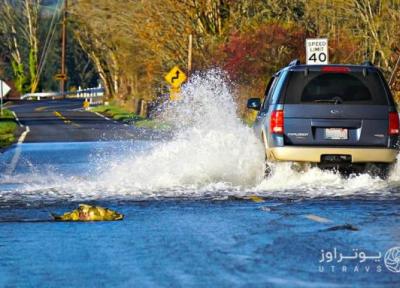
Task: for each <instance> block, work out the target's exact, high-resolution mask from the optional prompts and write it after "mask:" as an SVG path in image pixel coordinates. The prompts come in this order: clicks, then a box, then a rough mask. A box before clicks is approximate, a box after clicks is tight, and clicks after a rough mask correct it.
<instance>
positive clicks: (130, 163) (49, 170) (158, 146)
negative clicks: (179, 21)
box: [0, 70, 400, 201]
mask: <svg viewBox="0 0 400 288" xmlns="http://www.w3.org/2000/svg"><path fill="white" fill-rule="evenodd" d="M232 87H233V85H232V84H231V83H230V82H229V81H228V80H227V78H226V75H225V74H224V73H223V72H221V71H218V70H213V71H209V72H208V73H206V74H203V75H197V76H193V77H192V78H191V80H190V82H189V83H188V84H187V85H185V87H184V88H183V100H182V101H180V102H176V103H171V104H169V105H168V106H166V107H164V109H163V111H160V115H159V117H160V118H163V119H164V120H166V121H168V122H169V123H171V124H172V125H174V126H175V130H174V131H177V132H176V133H175V135H174V137H173V138H172V139H171V140H165V141H159V142H149V141H125V142H124V141H120V142H84V143H40V144H24V145H22V150H21V155H20V159H19V161H18V164H17V166H16V169H15V171H13V173H12V174H10V175H7V174H2V175H1V176H0V191H1V194H0V201H7V199H8V200H11V199H15V198H16V197H17V198H18V197H19V198H29V199H54V198H55V199H57V198H58V199H69V200H80V199H99V198H100V199H103V198H118V197H120V198H134V199H136V198H138V199H153V198H157V197H196V198H198V197H200V198H201V197H221V198H223V197H225V196H228V195H248V194H258V195H264V196H272V197H348V196H356V197H358V196H359V197H366V196H368V195H370V196H373V197H378V196H379V197H386V196H387V197H397V196H396V195H397V194H398V191H399V187H400V173H399V172H400V168H399V167H398V166H396V167H395V169H394V171H393V172H392V175H391V177H390V179H389V180H388V181H384V180H381V179H379V178H373V177H371V176H369V175H366V174H364V175H359V176H350V177H349V178H348V179H344V178H343V177H341V176H340V175H338V174H336V173H334V172H331V171H321V170H319V169H317V168H312V169H310V170H309V171H307V172H305V173H299V172H295V171H292V170H291V169H290V165H289V164H279V165H277V166H276V167H275V169H274V174H273V175H272V176H271V177H270V178H268V179H264V178H263V159H264V156H263V148H262V145H261V144H260V142H259V141H258V139H256V137H255V135H254V134H253V131H252V129H251V128H249V127H248V126H246V125H245V124H243V122H242V121H241V120H240V119H239V118H238V117H237V115H236V110H237V107H236V104H235V102H234V94H233V92H232ZM13 155H14V151H13V150H12V149H11V150H9V151H7V152H6V153H5V154H3V155H1V158H2V160H1V162H2V164H0V168H1V170H2V171H6V170H7V168H8V165H9V163H10V162H11V161H12V157H13Z"/></svg>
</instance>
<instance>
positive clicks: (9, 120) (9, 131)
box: [0, 109, 18, 148]
mask: <svg viewBox="0 0 400 288" xmlns="http://www.w3.org/2000/svg"><path fill="white" fill-rule="evenodd" d="M17 127H18V125H17V123H16V122H15V118H14V115H13V114H12V112H11V111H10V110H8V109H4V110H3V116H0V148H4V147H7V146H9V145H11V144H12V143H13V142H14V141H15V135H14V132H15V130H17Z"/></svg>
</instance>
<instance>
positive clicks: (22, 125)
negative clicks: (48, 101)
mask: <svg viewBox="0 0 400 288" xmlns="http://www.w3.org/2000/svg"><path fill="white" fill-rule="evenodd" d="M12 114H13V115H14V117H15V120H16V121H17V123H18V125H19V127H24V124H22V123H21V121H19V119H18V116H17V114H15V112H14V111H12Z"/></svg>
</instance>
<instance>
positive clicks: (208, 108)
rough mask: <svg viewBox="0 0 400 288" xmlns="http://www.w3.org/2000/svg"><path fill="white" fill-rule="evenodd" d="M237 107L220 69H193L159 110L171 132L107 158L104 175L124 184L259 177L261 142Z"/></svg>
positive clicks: (235, 181)
mask: <svg viewBox="0 0 400 288" xmlns="http://www.w3.org/2000/svg"><path fill="white" fill-rule="evenodd" d="M236 110H237V107H236V104H235V101H234V99H233V93H232V91H231V86H230V85H229V81H228V80H227V79H226V76H225V74H224V73H223V72H221V71H219V70H212V71H209V72H208V73H206V74H201V75H200V74H198V75H194V76H193V77H191V79H190V81H189V83H188V84H186V85H185V87H184V88H183V91H182V100H180V101H177V102H175V103H170V105H168V106H167V107H166V108H165V110H164V111H163V112H162V114H161V117H162V118H163V119H164V120H165V121H167V122H169V123H171V124H172V125H173V126H174V127H175V131H176V133H175V135H174V138H173V139H172V140H170V141H167V142H163V143H160V144H159V145H157V146H155V147H154V149H153V150H152V151H150V152H148V151H146V153H143V154H140V155H131V156H129V157H128V158H127V159H126V160H124V161H122V162H120V161H117V162H114V163H112V165H111V171H112V173H106V175H105V178H104V181H105V182H106V183H108V185H113V189H123V190H132V189H153V190H154V189H162V188H172V187H186V186H192V187H197V188H199V187H203V186H206V185H210V184H214V183H219V184H220V183H226V184H227V185H229V186H242V187H249V186H254V185H256V184H257V183H259V182H260V181H261V179H262V177H263V174H262V171H263V150H262V146H261V144H260V143H259V141H258V140H257V139H256V137H255V135H254V134H253V132H252V130H251V128H249V127H247V126H246V125H244V124H243V122H242V121H241V120H240V119H239V118H238V117H237V114H236Z"/></svg>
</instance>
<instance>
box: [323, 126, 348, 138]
mask: <svg viewBox="0 0 400 288" xmlns="http://www.w3.org/2000/svg"><path fill="white" fill-rule="evenodd" d="M325 139H328V140H347V139H348V130H347V129H343V128H327V129H325Z"/></svg>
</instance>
